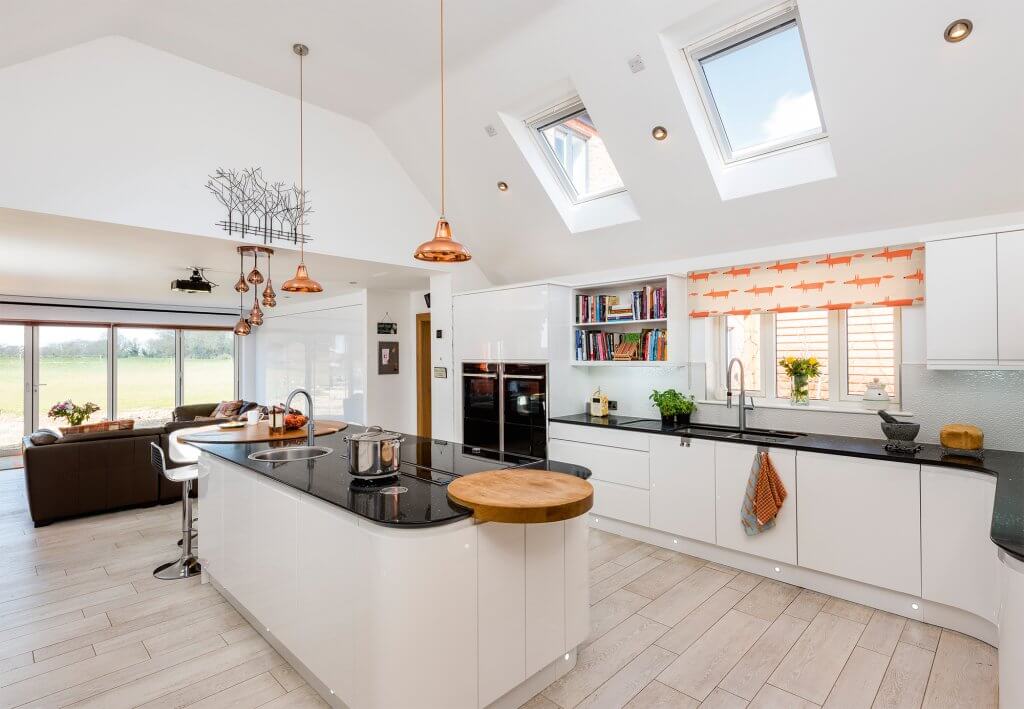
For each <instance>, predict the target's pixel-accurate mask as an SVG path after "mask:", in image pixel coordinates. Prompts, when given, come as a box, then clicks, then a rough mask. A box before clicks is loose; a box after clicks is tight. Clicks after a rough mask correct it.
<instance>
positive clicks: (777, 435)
mask: <svg viewBox="0 0 1024 709" xmlns="http://www.w3.org/2000/svg"><path fill="white" fill-rule="evenodd" d="M801 435H803V434H801V433H784V432H782V431H741V432H737V433H733V434H730V435H728V436H726V438H730V439H733V440H739V441H768V442H771V441H790V440H792V439H794V438H796V437H798V436H801Z"/></svg>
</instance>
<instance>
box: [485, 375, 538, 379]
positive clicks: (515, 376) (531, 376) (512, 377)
mask: <svg viewBox="0 0 1024 709" xmlns="http://www.w3.org/2000/svg"><path fill="white" fill-rule="evenodd" d="M467 376H469V375H467ZM543 378H544V375H543V374H506V375H505V379H543Z"/></svg>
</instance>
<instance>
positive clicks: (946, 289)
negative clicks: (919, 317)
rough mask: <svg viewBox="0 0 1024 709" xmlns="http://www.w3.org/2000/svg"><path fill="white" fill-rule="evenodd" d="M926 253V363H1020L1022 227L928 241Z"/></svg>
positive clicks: (1023, 364) (1023, 355)
mask: <svg viewBox="0 0 1024 709" xmlns="http://www.w3.org/2000/svg"><path fill="white" fill-rule="evenodd" d="M925 256H926V259H927V262H926V263H927V268H926V272H927V276H926V278H925V288H926V291H925V295H926V297H925V315H926V318H927V346H928V350H927V361H928V366H929V367H930V368H932V369H1021V368H1024V328H1021V327H1020V302H1021V300H1022V299H1024V231H1012V232H1004V233H1001V234H981V235H978V236H965V237H960V238H956V239H945V240H942V241H930V242H928V244H927V245H926V251H925Z"/></svg>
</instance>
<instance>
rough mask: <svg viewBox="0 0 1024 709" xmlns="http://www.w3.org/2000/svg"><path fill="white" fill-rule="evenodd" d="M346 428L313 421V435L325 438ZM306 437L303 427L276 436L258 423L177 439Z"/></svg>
mask: <svg viewBox="0 0 1024 709" xmlns="http://www.w3.org/2000/svg"><path fill="white" fill-rule="evenodd" d="M346 428H348V424H347V423H345V422H344V421H314V422H313V435H314V436H326V435H328V434H330V433H337V432H338V431H342V430H344V429H346ZM306 435H307V432H306V427H305V426H303V427H302V428H298V429H295V430H293V431H285V432H284V433H283V434H276V433H271V432H270V423H269V422H267V421H260V422H259V423H256V424H254V425H252V426H242V427H241V428H221V429H218V430H216V431H200V432H198V433H190V434H182V435H181V436H179V437H178V439H179V440H182V441H185V442H191V443H267V442H270V441H290V440H294V439H297V438H305V437H306Z"/></svg>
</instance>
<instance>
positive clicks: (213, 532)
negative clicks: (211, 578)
mask: <svg viewBox="0 0 1024 709" xmlns="http://www.w3.org/2000/svg"><path fill="white" fill-rule="evenodd" d="M221 467H223V464H222V463H221V462H220V460H219V459H217V458H214V457H212V456H207V455H204V456H200V457H199V479H198V481H197V483H198V485H199V509H201V510H202V511H203V526H202V529H199V527H198V525H197V527H196V529H197V530H198V537H197V538H196V541H197V542H198V543H199V561H200V563H202V565H203V571H204V572H205V573H207V574H210V573H219V572H220V565H221V563H222V559H223V558H224V556H223V552H222V550H223V547H224V474H223V472H222V471H221Z"/></svg>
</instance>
